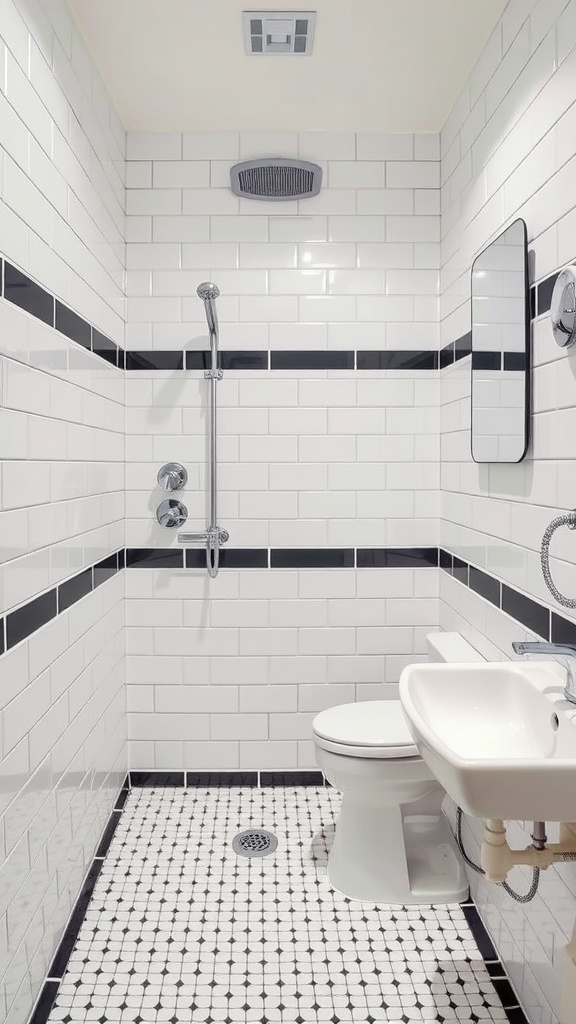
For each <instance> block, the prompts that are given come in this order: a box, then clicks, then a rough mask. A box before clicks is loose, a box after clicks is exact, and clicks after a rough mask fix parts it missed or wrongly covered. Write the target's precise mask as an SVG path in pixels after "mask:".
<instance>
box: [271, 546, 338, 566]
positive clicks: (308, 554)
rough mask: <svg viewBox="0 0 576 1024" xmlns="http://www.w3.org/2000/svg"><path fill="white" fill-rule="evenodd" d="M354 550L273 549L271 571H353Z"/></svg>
mask: <svg viewBox="0 0 576 1024" xmlns="http://www.w3.org/2000/svg"><path fill="white" fill-rule="evenodd" d="M353 567H354V548H273V549H272V550H271V551H270V568H271V569H352V568H353Z"/></svg>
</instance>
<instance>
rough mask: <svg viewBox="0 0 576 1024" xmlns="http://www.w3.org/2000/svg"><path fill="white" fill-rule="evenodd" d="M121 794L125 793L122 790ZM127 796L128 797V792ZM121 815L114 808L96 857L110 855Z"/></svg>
mask: <svg viewBox="0 0 576 1024" xmlns="http://www.w3.org/2000/svg"><path fill="white" fill-rule="evenodd" d="M121 792H124V790H121ZM126 795H128V793H127V791H126ZM120 813H121V811H120V810H117V809H116V807H114V809H113V811H112V813H111V815H110V817H109V818H108V824H107V825H106V828H105V829H104V831H103V833H102V837H101V839H100V842H99V843H98V848H97V850H96V853H95V854H94V856H95V857H105V856H106V854H107V853H108V850H109V849H110V843H111V842H112V840H113V838H114V833H115V832H116V829H117V828H118V823H119V821H120Z"/></svg>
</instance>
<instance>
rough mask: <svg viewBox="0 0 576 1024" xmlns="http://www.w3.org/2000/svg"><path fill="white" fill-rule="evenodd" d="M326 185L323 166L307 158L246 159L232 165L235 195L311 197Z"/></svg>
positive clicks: (284, 198)
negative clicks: (324, 183) (323, 184)
mask: <svg viewBox="0 0 576 1024" xmlns="http://www.w3.org/2000/svg"><path fill="white" fill-rule="evenodd" d="M321 185H322V168H321V167H318V164H311V163H309V162H308V161H307V160H288V159H287V158H286V157H275V158H273V159H268V160H245V161H244V163H241V164H235V165H234V167H231V168H230V187H231V189H232V191H233V193H234V195H235V196H243V197H244V198H246V199H268V200H272V201H274V202H282V201H287V200H289V199H310V198H311V196H317V195H318V193H319V191H320V188H321Z"/></svg>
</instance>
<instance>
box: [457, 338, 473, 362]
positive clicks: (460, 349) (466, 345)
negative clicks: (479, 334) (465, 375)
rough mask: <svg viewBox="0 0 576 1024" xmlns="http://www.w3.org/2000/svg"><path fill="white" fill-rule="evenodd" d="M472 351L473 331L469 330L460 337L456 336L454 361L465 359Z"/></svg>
mask: <svg viewBox="0 0 576 1024" xmlns="http://www.w3.org/2000/svg"><path fill="white" fill-rule="evenodd" d="M471 353H472V331H468V332H467V333H466V334H462V335H461V336H460V337H459V338H456V341H455V342H454V362H456V363H457V362H458V360H459V359H465V358H466V356H469V355H471Z"/></svg>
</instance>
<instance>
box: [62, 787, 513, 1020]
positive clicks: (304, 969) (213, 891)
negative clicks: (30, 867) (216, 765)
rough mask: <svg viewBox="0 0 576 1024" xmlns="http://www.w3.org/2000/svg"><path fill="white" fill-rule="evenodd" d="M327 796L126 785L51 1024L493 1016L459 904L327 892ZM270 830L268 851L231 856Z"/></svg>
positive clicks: (494, 1007)
mask: <svg viewBox="0 0 576 1024" xmlns="http://www.w3.org/2000/svg"><path fill="white" fill-rule="evenodd" d="M338 802H339V797H338V794H337V793H336V792H335V791H334V790H332V789H330V788H328V787H325V788H323V787H318V788H316V787H301V788H271V789H256V788H215V789H207V788H198V789H168V788H166V789H134V790H132V792H131V794H130V796H129V798H128V801H127V803H126V807H125V809H124V812H123V814H122V816H121V819H120V823H119V825H118V828H117V830H116V833H115V836H114V839H113V841H112V844H111V846H110V849H109V851H108V854H107V856H106V860H105V862H104V866H103V868H102V872H101V874H100V877H99V879H98V882H97V885H96V888H95V890H94V895H93V897H92V900H91V902H90V905H89V907H88V911H87V914H86V918H85V921H84V923H83V925H82V928H81V930H80V934H79V938H78V941H77V943H76V946H75V949H74V951H73V953H72V955H71V958H70V961H69V964H68V969H67V971H66V974H65V976H64V979H63V981H62V984H61V985H60V988H59V991H58V995H57V998H56V1001H55V1003H54V1006H53V1008H52V1012H51V1014H50V1018H49V1021H50V1022H51V1024H56V1022H63V1024H77V1022H78V1024H79V1022H88V1021H94V1022H100V1024H109V1022H115V1021H118V1022H121V1024H128V1022H130V1024H144V1022H146V1024H147V1022H154V1024H267V1022H268V1021H269V1022H270V1024H272V1022H286V1024H288V1022H290V1024H309V1022H310V1024H312V1022H314V1024H316V1022H326V1024H340V1022H342V1024H358V1022H367V1024H375V1022H379V1021H382V1022H384V1021H401V1022H403V1024H419V1022H422V1021H440V1022H443V1021H446V1022H458V1024H467V1022H472V1024H478V1022H497V1021H505V1020H506V1014H505V1012H504V1010H503V1009H502V1005H501V1002H500V1000H499V998H498V995H497V993H496V991H495V989H494V987H493V985H492V981H491V979H490V977H489V975H488V972H487V968H486V966H485V964H484V962H483V961H482V959H481V957H480V954H479V952H478V949H477V946H476V943H475V941H474V938H473V936H472V934H471V932H470V930H469V927H468V925H467V923H466V920H465V917H464V914H463V912H462V909H461V908H460V907H459V906H457V905H453V906H450V907H441V908H430V907H412V908H406V909H404V908H399V907H387V906H384V905H379V906H375V905H372V904H367V903H357V902H352V901H349V900H347V899H345V898H343V897H342V896H340V895H339V894H338V893H335V892H334V891H333V890H332V889H331V888H330V886H329V884H328V881H327V878H326V858H327V850H328V848H329V844H330V841H331V835H332V830H333V822H334V820H335V817H336V814H337V811H338ZM259 826H261V827H264V828H267V829H270V830H271V831H272V832H274V833H275V834H276V835H277V837H278V847H277V849H276V851H275V852H274V853H273V854H272V855H270V856H269V857H265V858H263V859H259V858H250V859H247V858H244V857H239V856H237V855H236V854H235V853H234V851H233V850H232V840H233V838H234V836H235V835H236V834H237V832H239V831H241V830H242V829H246V828H249V827H254V828H257V827H259Z"/></svg>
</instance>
